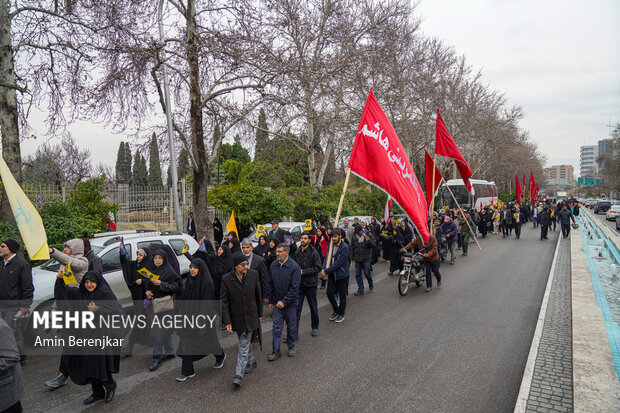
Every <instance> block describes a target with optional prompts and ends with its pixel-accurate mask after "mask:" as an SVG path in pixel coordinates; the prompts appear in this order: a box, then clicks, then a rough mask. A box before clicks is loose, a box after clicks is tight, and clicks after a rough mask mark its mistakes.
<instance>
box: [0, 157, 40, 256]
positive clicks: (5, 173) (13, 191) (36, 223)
mask: <svg viewBox="0 0 620 413" xmlns="http://www.w3.org/2000/svg"><path fill="white" fill-rule="evenodd" d="M0 178H1V179H2V183H3V185H4V191H5V192H6V195H7V197H8V198H9V203H10V204H11V209H12V210H13V216H14V217H15V222H17V227H18V228H19V233H20V234H21V236H22V239H23V240H24V244H25V245H26V249H27V250H28V255H29V256H30V259H31V260H49V258H50V254H49V248H48V246H47V235H46V234H45V228H44V227H43V220H42V219H41V216H40V215H39V213H38V212H37V210H36V208H35V207H34V205H32V202H30V200H29V199H28V197H27V196H26V194H25V193H24V191H23V190H22V189H21V187H20V186H19V184H18V183H17V181H16V180H15V178H14V177H13V174H11V171H10V170H9V167H8V166H7V164H6V162H4V159H3V158H2V157H0Z"/></svg>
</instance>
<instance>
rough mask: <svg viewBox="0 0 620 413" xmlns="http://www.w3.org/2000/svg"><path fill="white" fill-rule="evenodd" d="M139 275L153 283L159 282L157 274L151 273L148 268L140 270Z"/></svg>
mask: <svg viewBox="0 0 620 413" xmlns="http://www.w3.org/2000/svg"><path fill="white" fill-rule="evenodd" d="M138 274H140V275H141V276H143V277H144V278H148V279H149V280H151V281H157V280H159V275H157V274H153V273H152V272H150V271H149V270H147V269H146V268H140V269H139V270H138Z"/></svg>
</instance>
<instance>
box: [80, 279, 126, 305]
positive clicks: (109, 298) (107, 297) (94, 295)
mask: <svg viewBox="0 0 620 413" xmlns="http://www.w3.org/2000/svg"><path fill="white" fill-rule="evenodd" d="M86 281H94V282H95V283H96V284H97V287H96V288H95V289H94V290H93V291H92V292H90V291H88V290H87V289H86V286H85V285H84V284H85V283H86ZM79 291H80V300H81V301H82V302H83V304H84V306H85V307H87V306H88V303H90V302H91V301H94V302H95V304H97V305H98V306H99V308H100V310H102V312H105V313H118V314H120V313H121V312H122V308H121V306H120V304H119V303H118V300H117V298H116V295H115V294H114V292H113V291H112V287H110V284H108V282H107V281H106V279H105V278H103V275H101V273H100V272H99V271H88V272H87V273H86V274H84V277H82V281H81V282H80V286H79Z"/></svg>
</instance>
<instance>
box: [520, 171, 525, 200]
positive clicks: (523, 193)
mask: <svg viewBox="0 0 620 413" xmlns="http://www.w3.org/2000/svg"><path fill="white" fill-rule="evenodd" d="M521 194H522V195H523V198H525V174H523V192H522V193H521Z"/></svg>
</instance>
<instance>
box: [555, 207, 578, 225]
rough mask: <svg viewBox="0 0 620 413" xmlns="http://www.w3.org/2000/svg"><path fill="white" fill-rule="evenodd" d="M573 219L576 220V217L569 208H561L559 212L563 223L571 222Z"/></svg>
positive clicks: (559, 218) (559, 217)
mask: <svg viewBox="0 0 620 413" xmlns="http://www.w3.org/2000/svg"><path fill="white" fill-rule="evenodd" d="M571 219H572V220H573V222H575V217H574V216H573V213H572V212H570V210H569V209H566V210H561V211H560V212H558V220H559V221H560V223H561V224H570V220H571Z"/></svg>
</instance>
